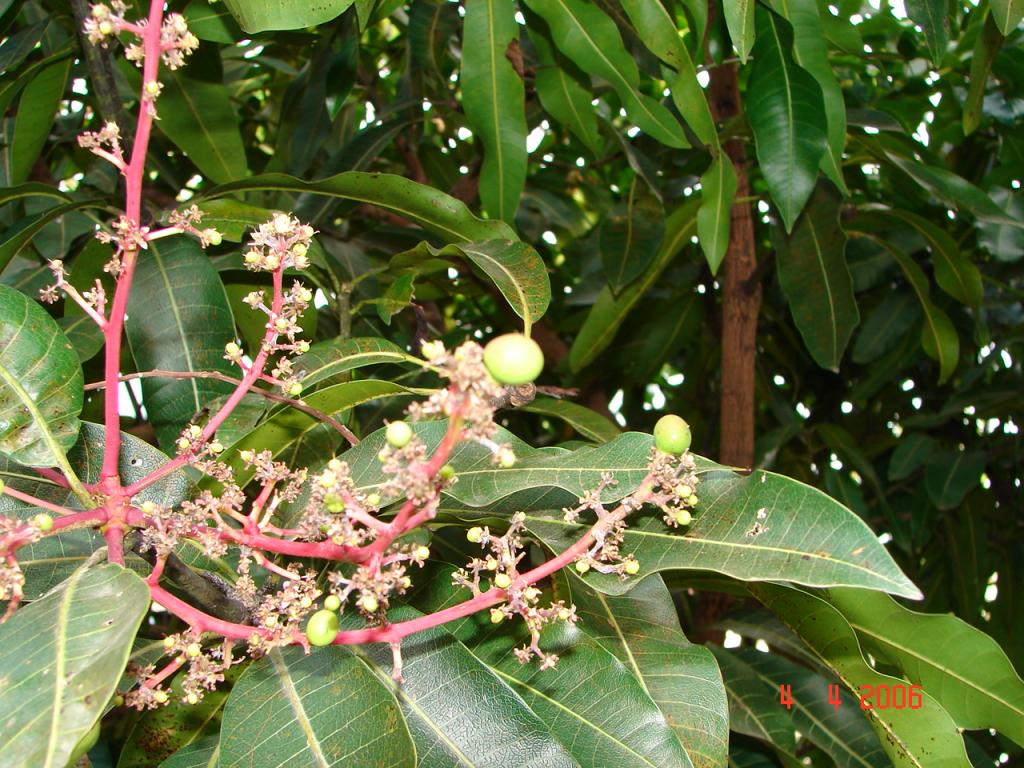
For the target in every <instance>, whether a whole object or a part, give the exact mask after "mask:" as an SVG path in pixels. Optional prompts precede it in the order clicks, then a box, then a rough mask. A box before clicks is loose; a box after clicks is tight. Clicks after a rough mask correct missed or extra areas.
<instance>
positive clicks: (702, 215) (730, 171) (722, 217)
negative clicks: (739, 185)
mask: <svg viewBox="0 0 1024 768" xmlns="http://www.w3.org/2000/svg"><path fill="white" fill-rule="evenodd" d="M700 186H701V189H702V194H703V197H702V200H701V204H700V208H699V209H698V211H697V237H698V238H700V247H701V249H702V250H703V251H704V258H706V259H707V261H708V266H709V267H711V274H713V275H714V274H717V273H718V268H719V267H720V266H721V264H722V259H724V258H725V252H726V250H728V248H729V227H730V223H731V220H732V202H733V200H734V199H735V198H736V171H735V169H734V168H733V166H732V161H731V160H730V159H729V157H728V155H726V154H725V153H724V152H719V153H718V154H717V155H715V156H714V157H713V158H711V165H710V166H708V169H707V170H706V171H705V172H704V175H703V176H701V177H700Z"/></svg>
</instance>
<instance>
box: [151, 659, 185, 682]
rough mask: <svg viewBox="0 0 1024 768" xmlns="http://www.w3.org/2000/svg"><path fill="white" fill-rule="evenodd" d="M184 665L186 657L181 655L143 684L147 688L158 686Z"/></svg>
mask: <svg viewBox="0 0 1024 768" xmlns="http://www.w3.org/2000/svg"><path fill="white" fill-rule="evenodd" d="M183 666H185V659H184V657H182V656H179V657H178V658H176V659H172V660H171V661H169V662H167V665H166V666H165V667H164V668H163V669H161V670H160V671H159V672H157V673H156V674H155V675H153V676H152V677H149V678H146V682H144V683H143V684H142V685H143V686H144V687H146V688H156V687H157V686H158V685H160V683H162V682H163V681H164V680H166V679H167V678H168V677H170V676H171V675H173V674H174V673H175V672H177V671H178V670H179V669H181V668H182V667H183Z"/></svg>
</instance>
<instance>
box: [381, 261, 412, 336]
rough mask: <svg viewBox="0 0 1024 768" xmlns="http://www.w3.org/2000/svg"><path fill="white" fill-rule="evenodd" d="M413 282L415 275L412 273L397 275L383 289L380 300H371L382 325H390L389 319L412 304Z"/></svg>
mask: <svg viewBox="0 0 1024 768" xmlns="http://www.w3.org/2000/svg"><path fill="white" fill-rule="evenodd" d="M415 280H416V275H415V273H412V272H407V273H406V274H404V275H399V276H398V277H397V278H396V279H395V280H394V282H392V283H391V285H389V286H388V287H387V289H385V291H384V293H382V294H381V296H380V298H378V299H373V300H372V301H373V302H374V303H375V304H376V305H377V316H378V317H379V318H380V319H381V320H382V321H383V322H384V325H391V318H393V317H394V316H395V315H397V314H398V313H399V312H401V311H402V310H403V309H406V308H407V307H408V306H409V304H410V303H412V298H413V295H414V294H415V286H414V281H415Z"/></svg>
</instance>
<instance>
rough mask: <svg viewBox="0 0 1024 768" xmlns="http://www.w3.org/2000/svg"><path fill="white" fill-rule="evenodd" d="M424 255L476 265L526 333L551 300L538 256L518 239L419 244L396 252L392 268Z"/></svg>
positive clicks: (548, 282) (546, 278) (410, 262)
mask: <svg viewBox="0 0 1024 768" xmlns="http://www.w3.org/2000/svg"><path fill="white" fill-rule="evenodd" d="M428 258H433V259H462V260H465V261H468V262H469V263H470V264H472V265H473V266H475V267H477V268H478V269H479V270H480V271H481V272H483V273H484V274H485V275H487V277H489V278H490V280H491V282H493V283H494V285H495V286H496V287H497V289H498V290H499V291H501V295H502V296H504V297H505V300H506V301H507V302H508V303H509V306H510V307H512V309H513V310H514V311H515V313H516V314H517V315H519V317H521V318H522V319H523V321H524V325H525V330H524V331H523V332H524V333H526V334H529V332H530V327H531V326H532V325H533V323H535V322H536V321H537V320H539V319H540V318H541V317H542V316H543V315H544V313H545V312H546V311H547V308H548V304H550V302H551V281H550V280H549V278H548V272H547V268H546V267H545V266H544V262H543V261H542V260H541V258H540V255H539V254H538V253H537V251H536V250H534V249H533V247H532V246H529V245H527V244H526V243H523V242H520V241H519V240H486V241H483V242H478V243H458V244H453V245H449V246H446V247H444V248H434V247H433V246H432V245H430V243H426V242H423V243H420V244H419V245H417V246H416V247H415V248H413V249H411V250H409V251H405V252H404V253H399V254H396V255H395V256H394V257H392V259H391V265H392V266H393V267H408V266H415V265H417V264H418V263H420V262H421V261H424V260H426V259H428Z"/></svg>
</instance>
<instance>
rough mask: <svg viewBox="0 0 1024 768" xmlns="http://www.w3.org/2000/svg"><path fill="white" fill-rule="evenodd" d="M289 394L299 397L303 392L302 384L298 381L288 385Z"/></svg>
mask: <svg viewBox="0 0 1024 768" xmlns="http://www.w3.org/2000/svg"><path fill="white" fill-rule="evenodd" d="M288 394H289V395H291V396H292V397H298V396H299V395H301V394H302V385H301V384H300V383H299V382H297V381H296V382H294V383H292V385H291V386H289V387H288Z"/></svg>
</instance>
